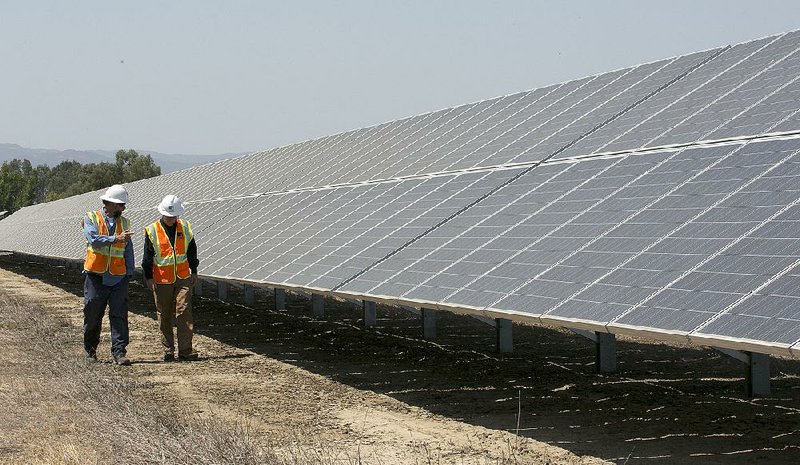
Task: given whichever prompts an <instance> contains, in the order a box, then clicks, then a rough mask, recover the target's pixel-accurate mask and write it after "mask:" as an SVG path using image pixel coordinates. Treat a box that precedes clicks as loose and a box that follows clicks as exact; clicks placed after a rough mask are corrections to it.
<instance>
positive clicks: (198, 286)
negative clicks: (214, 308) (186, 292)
mask: <svg viewBox="0 0 800 465" xmlns="http://www.w3.org/2000/svg"><path fill="white" fill-rule="evenodd" d="M194 295H196V296H199V297H202V296H203V280H202V279H200V278H197V281H195V282H194Z"/></svg>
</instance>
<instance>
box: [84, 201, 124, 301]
mask: <svg viewBox="0 0 800 465" xmlns="http://www.w3.org/2000/svg"><path fill="white" fill-rule="evenodd" d="M103 218H104V219H105V220H106V226H107V227H108V230H109V232H111V231H116V230H117V218H113V217H111V218H109V217H108V216H105V214H103ZM83 235H84V237H86V241H87V242H89V243H90V244H91V245H92V247H108V246H109V245H111V244H113V243H114V235H113V234H112V235H110V236H104V235H102V234H100V233H99V232H98V231H97V228H96V227H95V226H94V223H92V221H91V220H90V219H89V217H88V216H84V217H83ZM124 257H125V274H126V275H127V276H133V270H134V269H135V266H136V264H135V261H134V257H133V241H132V240H129V241H128V242H127V243H126V244H125V254H124ZM86 272H87V271H86V270H84V273H86ZM123 277H124V276H121V275H120V276H117V275H113V274H111V273H109V272H108V271H106V272H105V273H103V285H104V286H114V285H115V284H117V283H119V282H120V281H122V278H123Z"/></svg>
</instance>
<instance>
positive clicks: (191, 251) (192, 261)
mask: <svg viewBox="0 0 800 465" xmlns="http://www.w3.org/2000/svg"><path fill="white" fill-rule="evenodd" d="M186 260H187V261H188V262H189V269H190V270H192V274H197V265H199V264H200V260H198V259H197V244H196V243H195V242H194V238H192V241H191V242H189V247H188V248H187V249H186Z"/></svg>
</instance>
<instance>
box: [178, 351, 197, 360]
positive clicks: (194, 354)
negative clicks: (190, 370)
mask: <svg viewBox="0 0 800 465" xmlns="http://www.w3.org/2000/svg"><path fill="white" fill-rule="evenodd" d="M178 360H182V361H184V362H194V361H197V360H200V354H198V353H197V352H192V353H190V354H179V355H178Z"/></svg>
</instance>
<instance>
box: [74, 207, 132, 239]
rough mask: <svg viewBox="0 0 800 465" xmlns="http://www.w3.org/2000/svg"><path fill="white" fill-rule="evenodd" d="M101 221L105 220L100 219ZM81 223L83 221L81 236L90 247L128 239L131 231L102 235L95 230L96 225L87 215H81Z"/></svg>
mask: <svg viewBox="0 0 800 465" xmlns="http://www.w3.org/2000/svg"><path fill="white" fill-rule="evenodd" d="M101 221H105V220H104V219H101ZM81 223H83V236H84V237H85V238H86V241H88V242H89V244H91V245H92V247H101V246H106V245H111V244H113V243H115V242H125V241H127V240H129V239H130V236H131V234H132V233H131V232H123V233H122V234H120V235H118V236H104V235H102V234H100V233H99V232H98V231H97V227H96V226H95V225H94V223H92V221H91V220H90V219H89V216H88V215H87V216H84V217H83V220H82V221H81Z"/></svg>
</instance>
